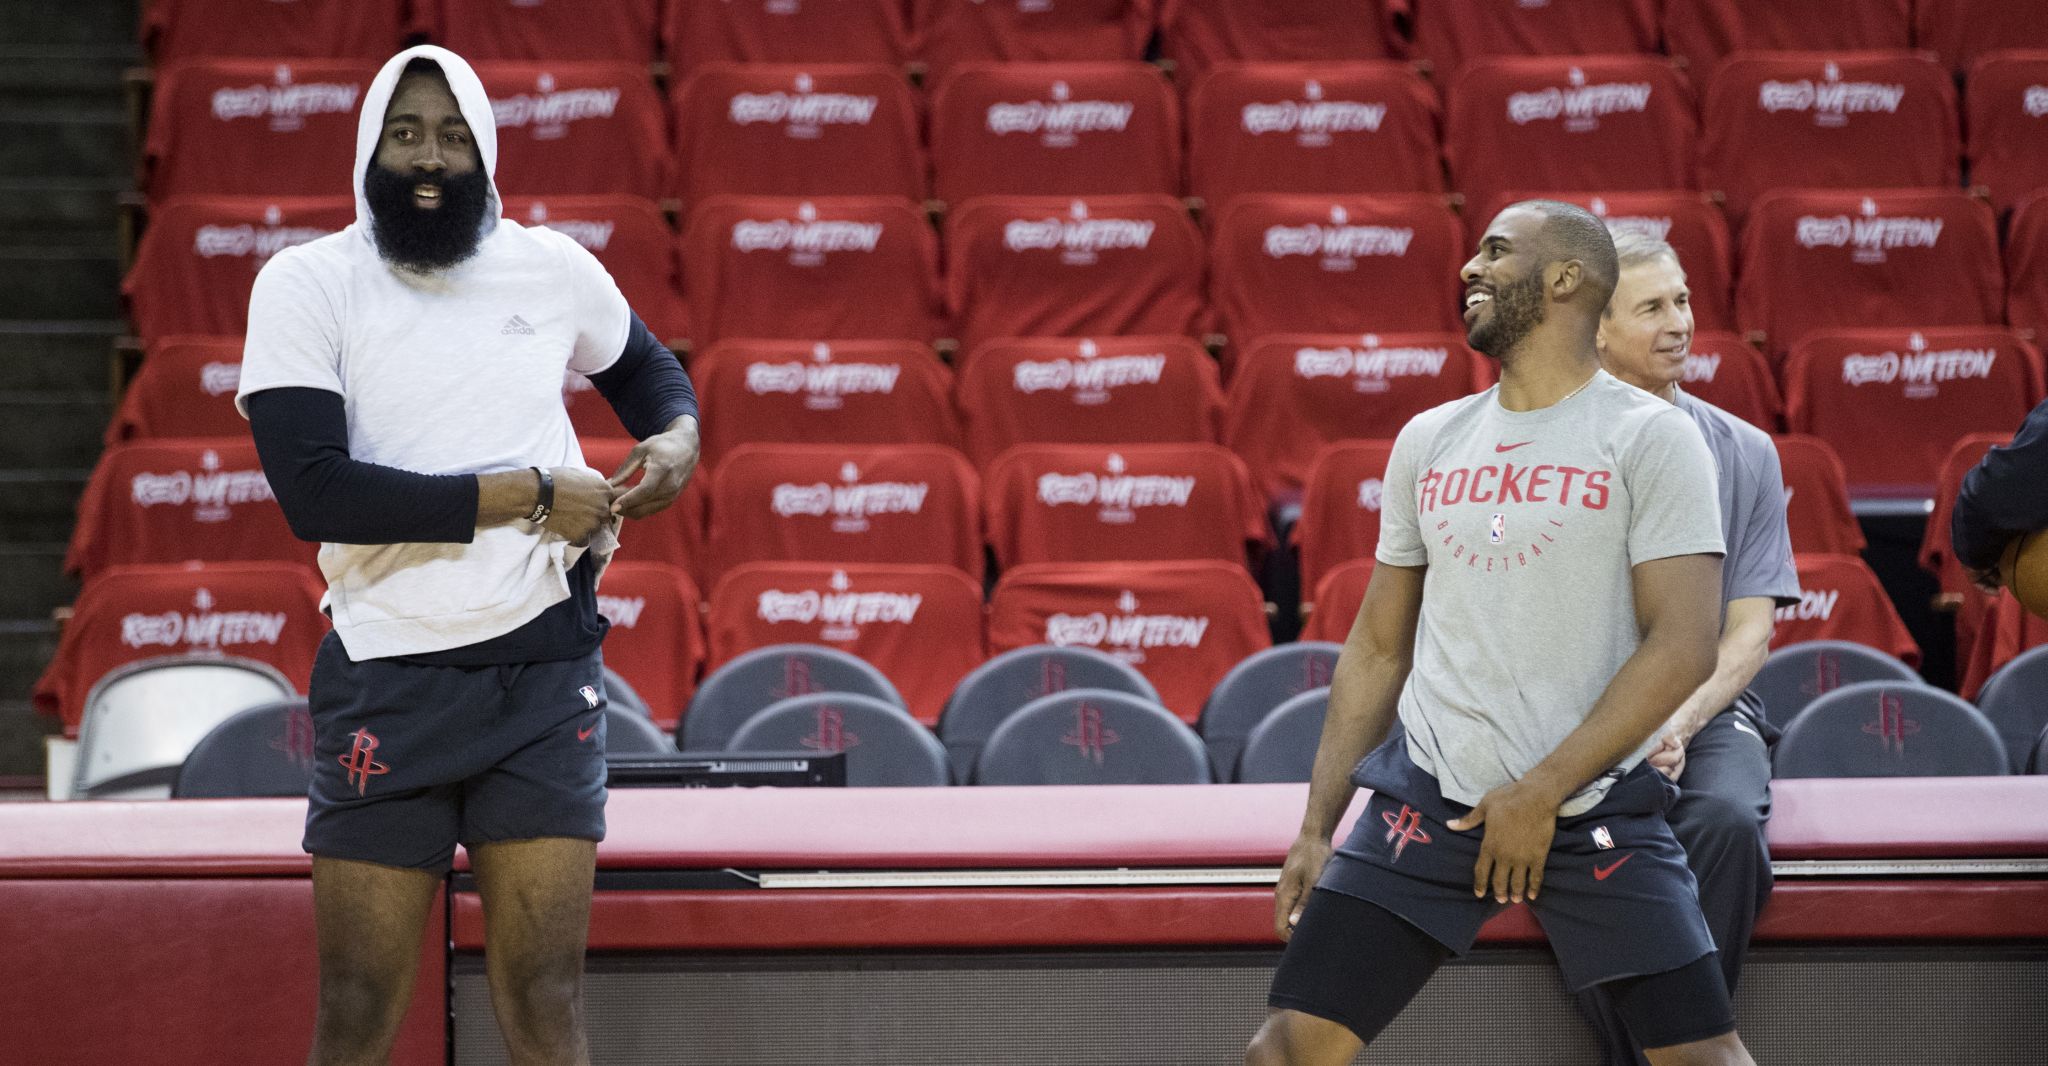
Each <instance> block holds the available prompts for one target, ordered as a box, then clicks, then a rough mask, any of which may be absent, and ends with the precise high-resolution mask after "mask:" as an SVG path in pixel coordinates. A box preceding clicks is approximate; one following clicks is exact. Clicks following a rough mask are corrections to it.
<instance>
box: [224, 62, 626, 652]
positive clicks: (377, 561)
mask: <svg viewBox="0 0 2048 1066" xmlns="http://www.w3.org/2000/svg"><path fill="white" fill-rule="evenodd" d="M416 58H426V59H430V60H433V61H434V62H436V63H438V64H440V67H441V69H442V71H443V73H444V74H445V75H446V77H447V79H448V86H449V88H450V89H451V90H453V92H454V94H455V100H456V103H457V104H458V105H459V106H460V107H461V109H462V114H463V117H464V118H465V119H467V120H468V122H469V127H470V132H471V134H472V135H473V137H474V140H475V144H476V147H477V150H478V152H479V153H480V154H481V157H482V160H483V166H484V171H485V173H486V174H487V175H490V174H495V172H496V168H497V162H498V135H497V128H496V126H495V124H494V122H493V120H492V116H491V103H490V100H489V98H488V97H487V96H486V95H485V94H484V87H483V83H482V82H481V81H479V80H478V79H477V76H476V72H475V71H473V70H471V69H470V67H469V64H467V63H465V62H463V60H462V58H461V57H460V56H457V55H456V54H455V53H453V52H450V51H448V50H446V49H443V48H435V47H432V46H421V47H418V48H409V49H407V50H405V51H403V52H400V53H399V54H397V55H396V56H393V57H392V58H391V61H390V62H388V63H386V64H384V69H383V70H381V71H379V72H378V74H377V77H376V79H375V80H374V81H372V82H371V83H370V88H369V90H368V91H367V92H366V93H365V94H364V96H363V110H362V115H361V117H360V120H359V121H358V123H357V133H356V168H355V175H354V178H355V191H356V222H355V224H354V225H352V226H350V227H348V228H347V229H345V230H343V231H341V232H340V233H336V234H334V235H332V236H329V237H324V238H321V239H320V240H317V241H313V242H311V243H308V244H303V245H300V246H298V247H296V248H289V249H286V250H285V251H282V252H279V253H278V254H277V256H276V257H274V258H273V259H271V261H270V262H269V263H268V264H267V265H266V266H265V267H264V268H263V271H262V273H260V274H259V275H257V278H256V285H255V288H254V290H253V291H252V292H251V294H250V300H249V331H248V339H247V341H246V346H245V351H244V355H243V363H242V383H241V389H240V391H239V392H238V393H237V395H236V397H235V404H236V406H237V407H239V408H241V410H242V413H243V415H244V416H245V417H246V416H247V414H248V408H247V405H246V401H247V399H248V397H249V395H250V394H252V393H256V392H261V391H262V390H264V389H275V388H289V387H297V388H314V389H325V390H327V391H330V392H335V393H339V394H341V396H342V398H343V399H344V401H345V406H346V408H347V411H348V444H349V454H350V456H351V457H352V458H354V459H356V460H359V461H361V462H366V463H376V464H379V465H382V466H391V467H397V468H399V469H403V470H410V471H415V472H418V473H423V474H486V473H493V472H497V471H504V470H519V469H524V468H526V467H531V466H538V467H543V468H547V467H558V466H582V465H584V464H583V454H582V451H581V450H580V449H579V448H578V447H577V444H576V436H575V433H574V431H573V430H572V429H571V428H570V426H569V417H568V413H567V410H566V409H565V408H564V406H563V404H562V393H561V390H562V380H563V372H564V370H567V369H573V370H576V371H577V372H579V373H583V374H593V373H597V372H598V371H601V370H604V369H605V368H606V367H609V366H610V365H611V364H612V362H613V361H614V360H616V359H617V358H618V357H619V354H620V352H621V351H622V350H623V349H624V347H625V343H626V332H627V324H628V315H627V307H626V300H625V297H624V296H622V295H620V293H619V289H618V286H617V285H615V284H614V283H613V282H612V279H611V276H610V275H609V274H607V273H605V270H604V268H603V267H602V266H600V265H598V262H597V260H596V259H594V258H592V257H591V255H590V253H589V252H586V251H584V250H583V248H582V247H581V246H579V245H578V244H577V243H576V242H575V241H573V240H571V239H570V238H568V237H564V236H562V235H561V234H558V233H556V232H554V231H552V230H549V229H545V228H540V227H535V228H531V229H529V228H527V227H524V226H521V225H519V224H518V223H516V222H512V221H510V220H509V219H504V218H501V217H499V210H500V208H499V200H498V193H497V185H496V181H495V179H493V181H492V184H491V194H490V203H489V206H488V208H487V209H486V210H485V222H484V226H485V227H486V229H487V230H488V233H487V235H486V236H485V237H484V239H483V241H482V243H481V244H479V245H478V247H477V251H476V253H475V254H474V255H472V256H471V257H470V258H469V259H467V260H464V261H463V262H461V263H459V264H457V265H455V266H454V267H452V268H450V269H448V270H445V271H440V272H437V273H434V274H427V275H422V274H415V273H412V272H409V271H398V270H394V269H393V268H392V267H391V266H390V265H389V264H387V263H386V262H384V261H383V259H382V258H380V257H379V256H378V254H377V247H376V243H375V240H374V239H373V238H372V237H371V234H370V226H371V216H370V209H369V202H368V200H367V199H365V197H364V194H363V175H364V172H365V171H366V170H367V169H368V168H369V166H370V163H371V160H372V159H373V158H374V157H375V155H376V151H377V144H378V141H379V139H380V137H381V136H382V132H383V126H384V112H385V110H386V109H387V108H388V106H389V104H390V100H391V96H392V93H393V92H394V91H395V90H396V89H397V86H398V79H399V75H400V74H402V73H403V72H404V70H405V66H406V64H407V63H409V62H411V61H412V60H414V59H416ZM581 551H582V549H578V548H575V547H573V546H571V545H570V544H569V543H568V542H567V541H565V540H562V539H561V538H559V537H556V536H554V535H553V534H550V533H548V532H547V531H546V530H544V529H542V528H541V527H539V526H534V525H530V524H528V523H526V522H515V523H513V524H511V525H503V526H494V527H491V528H489V529H479V530H477V532H476V539H475V540H474V541H472V542H471V543H468V544H381V545H363V544H323V545H321V547H320V569H321V571H322V572H323V573H324V574H325V575H326V577H327V598H326V601H325V606H326V607H327V609H328V612H329V613H330V614H331V615H332V616H333V618H334V626H335V630H336V632H337V633H339V634H340V637H341V641H342V644H343V646H344V647H345V648H346V649H347V651H348V654H349V658H351V659H355V660H362V659H378V658H386V657H390V656H394V655H417V654H424V653H427V652H433V651H442V650H445V649H448V648H457V647H462V646H464V645H467V644H474V643H476V642H478V641H481V640H488V639H490V638H491V637H495V636H499V635H501V634H504V633H508V632H511V631H512V630H514V629H517V628H518V627H519V626H521V625H524V624H525V623H527V622H529V621H531V620H532V619H533V618H534V617H535V616H537V615H539V614H540V613H541V612H542V611H544V610H546V609H547V608H548V607H549V606H550V605H552V604H555V603H559V602H560V601H562V600H563V599H566V598H567V597H568V595H569V586H568V578H567V570H568V568H569V566H571V565H573V564H574V563H575V561H576V559H577V558H578V556H579V555H580V554H581Z"/></svg>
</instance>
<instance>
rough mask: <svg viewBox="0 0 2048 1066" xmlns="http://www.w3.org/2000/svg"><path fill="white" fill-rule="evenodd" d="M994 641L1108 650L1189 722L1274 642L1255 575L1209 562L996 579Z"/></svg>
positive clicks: (1076, 566)
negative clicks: (1240, 667)
mask: <svg viewBox="0 0 2048 1066" xmlns="http://www.w3.org/2000/svg"><path fill="white" fill-rule="evenodd" d="M988 640H989V650H990V651H991V652H993V653H996V654H1001V653H1002V652H1006V651H1009V650H1011V649H1012V648H1021V647H1024V646H1026V645H1030V644H1053V645H1057V646H1060V647H1083V648H1094V649H1096V650H1097V651H1103V652H1107V653H1109V654H1111V655H1114V656H1116V657H1117V658H1119V659H1122V660H1123V661H1124V662H1127V663H1129V664H1131V665H1132V666H1135V667H1137V668H1138V670H1139V672H1141V673H1143V674H1144V675H1145V679H1146V680H1148V681H1150V682H1152V687H1153V688H1155V689H1158V690H1159V700H1160V702H1161V703H1163V704H1165V705H1166V707H1167V709H1168V710H1171V711H1172V712H1173V713H1174V714H1175V715H1178V716H1179V717H1180V719H1181V720H1182V721H1184V722H1189V723H1193V722H1194V721H1195V720H1196V719H1197V718H1198V717H1200V715H1201V713H1202V703H1203V701H1204V700H1206V699H1208V698H1209V693H1210V691H1211V690H1213V689H1214V688H1215V687H1216V682H1218V681H1221V680H1222V679H1223V675H1225V674H1227V673H1229V672H1230V668H1231V667H1233V666H1236V665H1237V664H1238V663H1239V662H1241V661H1243V660H1244V658H1245V657H1246V656H1248V655H1250V654H1252V653H1253V652H1256V651H1259V650H1260V649H1263V648H1266V647H1270V646H1271V644H1272V638H1271V636H1270V635H1269V634H1268V633H1267V631H1266V611H1265V604H1264V603H1262V602H1261V601H1260V599H1259V589H1258V586H1257V585H1254V584H1252V579H1251V576H1250V575H1249V574H1247V573H1245V569H1244V567H1243V566H1241V565H1239V564H1236V563H1223V562H1216V561H1213V560H1200V561H1183V562H1172V563H1041V564H1038V565H1035V566H1023V567H1018V568H1017V569H1015V570H1012V571H1010V572H1008V573H1006V574H1004V575H1003V577H1002V580H1000V581H998V582H996V588H995V592H994V594H993V595H992V596H991V597H990V600H989V622H988Z"/></svg>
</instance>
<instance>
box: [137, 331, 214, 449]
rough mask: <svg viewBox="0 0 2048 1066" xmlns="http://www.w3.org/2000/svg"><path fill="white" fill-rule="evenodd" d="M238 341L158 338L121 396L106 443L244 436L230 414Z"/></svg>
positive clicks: (201, 338)
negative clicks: (151, 438) (144, 439)
mask: <svg viewBox="0 0 2048 1066" xmlns="http://www.w3.org/2000/svg"><path fill="white" fill-rule="evenodd" d="M241 384H242V338H240V337H164V338H162V339H160V340H157V341H156V342H154V343H152V344H151V345H150V346H149V351H148V353H147V354H146V355H144V356H143V359H142V370H141V371H140V372H139V373H137V374H136V375H135V380H133V381H130V382H129V383H128V390H127V391H126V392H124V393H122V394H121V407H120V409H119V410H118V411H115V412H114V420H113V421H112V422H110V423H108V424H107V438H106V439H107V443H108V444H113V443H114V442H116V441H123V440H138V439H143V438H150V437H235V436H241V435H242V434H245V433H247V432H248V431H249V423H247V422H245V421H243V419H242V415H241V412H239V411H236V410H235V390H236V389H237V388H239V387H240V386H241Z"/></svg>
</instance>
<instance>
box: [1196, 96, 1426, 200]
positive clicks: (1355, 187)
mask: <svg viewBox="0 0 2048 1066" xmlns="http://www.w3.org/2000/svg"><path fill="white" fill-rule="evenodd" d="M1438 122H1439V116H1438V109H1437V100H1436V93H1435V92H1434V91H1433V90H1432V89H1431V88H1430V87H1429V83H1428V82H1425V81H1423V80H1422V78H1421V76H1420V75H1418V74H1416V73H1415V71H1414V69H1413V68H1410V67H1407V66H1404V65H1402V64H1399V63H1343V62H1326V63H1245V64H1237V65H1232V66H1226V67H1219V68H1217V69H1215V70H1212V71H1210V72H1209V73H1208V74H1207V75H1205V76H1204V77H1203V78H1202V80H1201V81H1199V82H1197V83H1196V84H1195V87H1194V89H1193V91H1192V92H1190V93H1189V94H1188V174H1189V182H1188V184H1189V188H1188V191H1189V192H1190V193H1192V194H1194V195H1196V196H1199V197H1201V198H1202V199H1203V200H1205V201H1207V202H1208V205H1209V209H1210V210H1211V211H1214V210H1217V209H1220V208H1221V207H1222V206H1223V205H1224V204H1226V203H1228V202H1230V199H1231V198H1232V197H1234V196H1238V195H1241V194H1244V193H1270V192H1285V193H1319V194H1322V195H1326V196H1327V195H1336V194H1340V193H1361V192H1367V193H1399V192H1421V191H1428V192H1439V191H1442V189H1443V187H1444V174H1443V165H1442V163H1441V162H1439V161H1438V159H1437V125H1438Z"/></svg>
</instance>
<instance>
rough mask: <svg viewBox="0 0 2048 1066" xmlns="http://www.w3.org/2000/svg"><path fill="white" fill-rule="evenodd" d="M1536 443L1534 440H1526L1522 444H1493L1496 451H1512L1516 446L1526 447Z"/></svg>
mask: <svg viewBox="0 0 2048 1066" xmlns="http://www.w3.org/2000/svg"><path fill="white" fill-rule="evenodd" d="M1534 443H1536V442H1535V441H1533V440H1525V441H1523V442H1522V443H1520V444H1496V445H1494V446H1493V450H1494V451H1495V452H1511V451H1514V450H1515V449H1516V448H1526V447H1528V446H1529V445H1531V444H1534Z"/></svg>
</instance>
